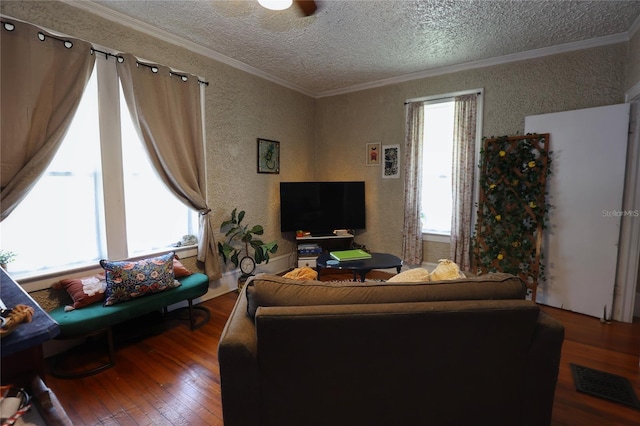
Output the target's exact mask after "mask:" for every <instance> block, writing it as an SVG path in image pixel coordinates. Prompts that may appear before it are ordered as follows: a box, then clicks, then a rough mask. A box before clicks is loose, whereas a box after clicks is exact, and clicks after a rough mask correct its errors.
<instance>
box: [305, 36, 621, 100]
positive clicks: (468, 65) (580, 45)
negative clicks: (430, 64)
mask: <svg viewBox="0 0 640 426" xmlns="http://www.w3.org/2000/svg"><path fill="white" fill-rule="evenodd" d="M626 41H629V35H628V33H626V32H625V33H618V34H612V35H608V36H604V37H597V38H592V39H589V40H582V41H577V42H573V43H565V44H558V45H556V46H549V47H543V48H540V49H534V50H528V51H526V52H519V53H513V54H511V55H505V56H498V57H495V58H489V59H480V60H478V61H471V62H465V63H462V64H456V65H449V66H445V67H439V68H433V69H430V70H425V71H419V72H416V73H411V74H405V75H401V76H398V77H392V78H387V79H384V80H378V81H373V82H370V83H364V84H358V85H355V86H350V87H345V88H342V89H336V90H329V91H326V92H322V93H319V94H318V95H317V96H316V98H324V97H328V96H336V95H342V94H345V93H351V92H358V91H361V90H367V89H373V88H377V87H383V86H389V85H392V84H398V83H405V82H407V81H413V80H419V79H422V78H428V77H434V76H438V75H443V74H451V73H454V72H460V71H467V70H472V69H476V68H485V67H491V66H495V65H503V64H508V63H511V62H518V61H525V60H527V59H535V58H541V57H544V56H550V55H557V54H559V53H567V52H573V51H576V50H583V49H590V48H593V47H600V46H606V45H609V44H616V43H623V42H626Z"/></svg>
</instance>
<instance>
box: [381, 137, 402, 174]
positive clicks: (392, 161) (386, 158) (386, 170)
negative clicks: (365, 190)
mask: <svg viewBox="0 0 640 426" xmlns="http://www.w3.org/2000/svg"><path fill="white" fill-rule="evenodd" d="M382 161H383V165H382V177H383V179H397V178H399V177H400V145H383V146H382Z"/></svg>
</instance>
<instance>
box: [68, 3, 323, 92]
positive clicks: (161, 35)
mask: <svg viewBox="0 0 640 426" xmlns="http://www.w3.org/2000/svg"><path fill="white" fill-rule="evenodd" d="M60 1H61V2H63V3H66V4H68V5H69V6H73V7H75V8H77V9H81V10H84V11H85V12H89V13H91V14H93V15H97V16H100V17H101V18H104V19H107V20H109V21H112V22H116V23H118V24H122V25H124V26H126V27H128V28H131V29H133V30H136V31H139V32H141V33H143V34H146V35H149V36H151V37H154V38H157V39H160V40H162V41H166V42H167V43H171V44H174V45H176V46H179V47H182V48H185V49H187V50H190V51H191V52H193V53H197V54H199V55H202V56H205V57H207V58H210V59H213V60H215V61H218V62H222V63H223V64H225V65H229V66H230V67H233V68H237V69H239V70H241V71H244V72H246V73H248V74H252V75H255V76H256V77H260V78H262V79H264V80H268V81H271V82H272V83H276V84H278V85H280V86H284V87H286V88H289V89H291V90H295V91H297V92H300V93H302V94H303V95H307V96H311V97H315V94H314V93H312V92H310V91H308V90H306V89H305V88H303V87H301V86H298V85H297V84H293V83H291V82H288V81H286V80H283V79H281V78H279V77H276V76H274V75H272V74H269V73H267V72H264V71H262V70H260V69H258V68H255V67H252V66H251V65H248V64H245V63H244V62H242V61H238V60H237V59H233V58H230V57H229V56H226V55H223V54H222V53H220V52H217V51H215V50H213V49H209V48H207V47H204V46H202V45H199V44H197V43H194V42H192V41H190V40H187V39H185V38H182V37H179V36H176V35H175V34H171V33H169V32H167V31H165V30H161V29H159V28H158V27H154V26H153V25H149V24H147V23H145V22H142V21H140V20H138V19H135V18H132V17H130V16H127V15H125V14H123V13H120V12H117V11H115V10H112V9H109V8H107V7H104V6H102V5H100V4H98V3H94V2H92V1H90V0H60Z"/></svg>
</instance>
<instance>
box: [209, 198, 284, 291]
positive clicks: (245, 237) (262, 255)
mask: <svg viewBox="0 0 640 426" xmlns="http://www.w3.org/2000/svg"><path fill="white" fill-rule="evenodd" d="M237 210H238V209H237V208H235V209H233V211H232V212H231V218H230V219H228V220H225V221H224V222H222V224H221V225H220V232H222V233H224V234H225V238H226V241H224V242H218V253H219V254H220V255H221V256H222V260H223V261H224V262H225V263H227V262H228V261H229V260H230V261H231V262H232V263H233V265H234V266H235V267H238V265H240V270H241V271H242V275H243V277H244V280H246V278H247V277H249V276H250V275H251V274H252V273H253V271H254V270H255V267H256V264H260V263H262V262H265V263H269V254H273V253H275V252H276V251H277V250H278V244H277V243H276V242H275V241H271V242H269V243H265V242H264V241H262V240H261V239H259V238H255V237H256V236H258V235H262V234H264V228H262V226H261V225H254V226H249V225H246V224H243V223H242V220H243V219H244V216H245V212H244V210H241V211H240V212H239V213H237ZM250 247H251V248H253V256H252V255H251V253H250V252H249V248H250ZM243 253H244V256H241V254H243ZM241 278H242V277H241ZM239 287H240V286H239Z"/></svg>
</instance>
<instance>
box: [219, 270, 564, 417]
mask: <svg viewBox="0 0 640 426" xmlns="http://www.w3.org/2000/svg"><path fill="white" fill-rule="evenodd" d="M525 293H526V288H525V285H524V283H523V282H522V281H521V280H520V279H518V278H516V277H513V276H511V275H506V274H491V275H485V276H478V277H473V278H466V279H459V280H454V281H441V282H430V283H384V282H380V283H354V282H349V283H327V282H319V281H307V282H301V281H294V280H289V279H285V278H282V277H279V276H275V275H266V274H260V275H257V276H256V277H255V278H253V279H252V280H251V281H249V282H247V285H246V286H245V287H244V288H243V290H242V292H241V294H240V296H239V298H238V301H237V303H236V306H235V308H234V310H233V312H232V313H231V316H230V317H229V320H228V322H227V325H226V327H225V329H224V331H223V333H222V336H221V339H220V345H219V348H218V357H219V362H220V378H221V386H222V406H223V414H224V423H225V425H226V426H237V425H265V426H266V425H274V426H286V425H295V426H310V425H321V426H336V425H349V426H360V425H361V426H371V425H385V426H388V425H412V426H413V425H492V426H496V425H509V426H514V425H546V424H549V423H550V421H551V410H552V406H553V397H554V391H555V386H556V381H557V377H558V366H559V361H560V350H561V346H562V341H563V338H564V328H563V327H562V325H561V324H560V323H559V322H557V321H555V320H554V319H552V318H550V317H548V316H547V315H545V314H544V313H542V312H540V310H539V309H538V307H537V305H535V304H534V303H533V302H530V301H526V300H524V298H525Z"/></svg>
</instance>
